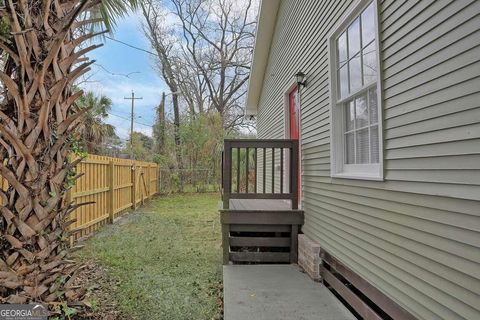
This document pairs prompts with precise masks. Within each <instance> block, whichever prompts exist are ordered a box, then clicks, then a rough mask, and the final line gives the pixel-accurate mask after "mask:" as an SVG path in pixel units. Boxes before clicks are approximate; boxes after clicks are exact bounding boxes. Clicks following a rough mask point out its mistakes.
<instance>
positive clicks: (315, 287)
mask: <svg viewBox="0 0 480 320" xmlns="http://www.w3.org/2000/svg"><path fill="white" fill-rule="evenodd" d="M223 281H224V282H223V283H224V300H225V301H224V303H225V320H248V319H255V320H260V319H261V320H313V319H315V320H355V319H356V318H355V317H354V316H353V315H352V314H351V313H350V312H349V311H348V310H347V309H346V308H345V307H344V306H343V304H342V303H341V302H340V301H339V300H338V299H337V298H336V297H335V296H334V295H333V294H332V293H331V292H330V291H329V290H328V289H327V288H326V287H325V286H324V285H323V284H321V283H316V282H314V281H312V280H311V279H310V278H309V277H308V276H307V275H306V274H304V273H302V272H300V271H299V269H298V267H297V266H294V265H230V266H224V267H223Z"/></svg>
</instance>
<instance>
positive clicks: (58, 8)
mask: <svg viewBox="0 0 480 320" xmlns="http://www.w3.org/2000/svg"><path fill="white" fill-rule="evenodd" d="M100 2H101V0H81V1H79V0H63V1H49V0H45V1H21V0H18V1H14V0H6V1H5V6H6V8H5V9H2V10H5V12H4V13H3V16H5V17H6V18H8V24H9V27H10V28H11V34H12V36H11V38H10V39H6V38H1V39H0V49H1V50H2V51H3V53H4V54H6V57H7V58H6V61H5V63H4V65H3V67H2V69H1V70H0V79H1V81H2V83H3V85H4V87H5V89H6V90H5V92H4V94H3V98H4V99H3V101H1V102H0V159H4V162H0V174H1V175H2V176H3V177H4V178H5V179H6V180H7V181H8V183H9V188H8V190H7V191H0V197H1V198H2V201H3V206H2V207H0V213H1V217H0V230H1V236H0V252H1V254H0V291H1V292H0V293H1V294H0V296H1V297H2V298H0V302H8V303H25V302H30V301H39V300H40V301H46V302H51V301H56V300H59V299H67V300H75V299H77V298H78V296H79V295H80V294H81V290H80V291H79V290H74V287H73V286H72V282H73V275H74V274H75V273H76V270H77V269H78V267H77V266H76V264H75V263H73V262H72V261H70V260H68V257H69V252H70V249H69V233H68V231H67V227H68V226H69V225H70V224H71V223H72V222H73V221H72V220H71V219H70V217H69V215H70V213H71V212H72V211H73V210H74V209H75V208H77V207H78V206H79V205H74V204H73V203H66V201H65V197H64V196H65V194H66V191H67V189H68V188H70V187H71V185H72V184H73V182H74V180H75V178H76V177H75V173H74V168H75V165H76V164H77V163H78V162H79V159H77V160H71V159H70V158H69V156H70V155H69V151H70V149H71V144H72V143H74V141H72V139H71V137H72V136H73V134H72V132H73V131H74V129H75V127H76V125H77V123H78V120H79V117H80V116H81V115H82V112H79V111H78V109H76V108H75V107H74V101H75V100H76V99H77V98H78V97H79V96H80V95H81V94H82V92H81V91H80V92H77V93H75V94H72V84H73V82H74V81H75V80H76V79H77V78H78V77H79V76H81V75H83V74H84V73H85V72H87V71H88V70H89V66H90V65H91V64H92V63H93V62H94V61H85V59H84V58H82V56H83V55H84V54H85V53H87V52H88V51H90V50H92V49H95V48H96V47H98V46H95V45H92V46H87V47H84V48H82V49H81V50H79V51H75V49H76V48H77V47H78V46H79V45H81V44H82V43H84V41H85V40H88V39H90V38H91V37H92V36H93V35H92V34H82V33H79V32H77V33H74V30H75V29H76V28H79V27H82V26H83V25H84V23H85V22H83V23H82V22H78V20H77V17H78V16H79V15H80V14H81V13H82V12H84V11H85V10H88V9H90V8H91V7H93V6H94V5H97V4H99V3H100ZM74 34H80V35H78V36H77V37H75V36H74Z"/></svg>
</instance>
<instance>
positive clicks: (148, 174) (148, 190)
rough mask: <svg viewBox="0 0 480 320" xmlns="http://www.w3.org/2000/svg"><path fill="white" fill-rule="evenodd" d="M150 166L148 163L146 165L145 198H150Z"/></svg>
mask: <svg viewBox="0 0 480 320" xmlns="http://www.w3.org/2000/svg"><path fill="white" fill-rule="evenodd" d="M150 168H151V165H150V163H149V164H148V165H147V199H148V198H150V194H151V192H150V184H151V183H152V181H150V179H152V178H151V177H150Z"/></svg>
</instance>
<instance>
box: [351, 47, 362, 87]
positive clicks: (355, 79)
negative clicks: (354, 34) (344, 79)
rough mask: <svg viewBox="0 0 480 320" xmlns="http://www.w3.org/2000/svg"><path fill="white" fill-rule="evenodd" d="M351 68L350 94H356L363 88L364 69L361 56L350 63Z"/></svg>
mask: <svg viewBox="0 0 480 320" xmlns="http://www.w3.org/2000/svg"><path fill="white" fill-rule="evenodd" d="M348 65H349V68H350V92H354V91H355V90H358V89H360V88H361V87H362V67H361V64H360V56H359V55H358V56H356V57H355V58H353V59H352V60H350V61H349V62H348Z"/></svg>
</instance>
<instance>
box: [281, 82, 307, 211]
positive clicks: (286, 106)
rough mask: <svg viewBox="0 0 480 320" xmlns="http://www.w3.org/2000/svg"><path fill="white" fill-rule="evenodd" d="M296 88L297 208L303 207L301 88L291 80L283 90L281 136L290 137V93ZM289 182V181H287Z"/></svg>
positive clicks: (285, 176)
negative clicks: (298, 178)
mask: <svg viewBox="0 0 480 320" xmlns="http://www.w3.org/2000/svg"><path fill="white" fill-rule="evenodd" d="M295 89H297V90H298V94H297V103H298V116H299V118H300V119H299V120H300V121H299V123H298V172H299V173H300V183H299V185H298V189H299V191H300V192H299V194H298V208H299V209H301V208H303V187H302V186H303V166H302V144H301V141H302V104H301V101H302V99H301V97H300V94H301V92H300V91H301V89H300V87H299V85H298V83H297V82H296V81H295V80H293V81H292V82H290V83H289V84H288V86H286V87H285V90H283V92H284V93H283V114H284V117H283V118H284V124H283V137H284V138H285V139H290V93H291V92H292V91H293V90H295ZM284 159H286V165H287V168H288V167H289V166H290V159H289V158H288V157H284ZM284 181H288V173H287V172H285V173H284ZM288 182H289V183H290V181H288Z"/></svg>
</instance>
